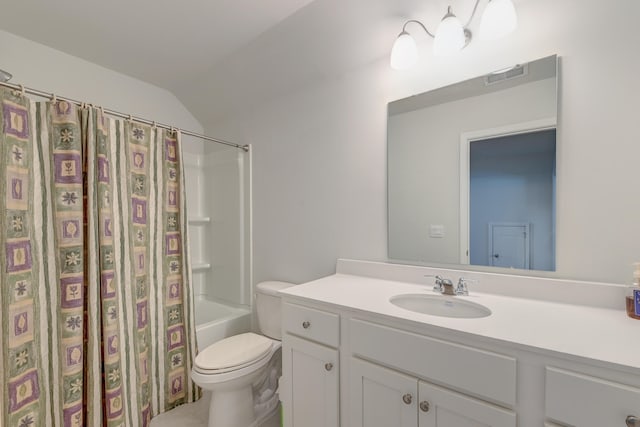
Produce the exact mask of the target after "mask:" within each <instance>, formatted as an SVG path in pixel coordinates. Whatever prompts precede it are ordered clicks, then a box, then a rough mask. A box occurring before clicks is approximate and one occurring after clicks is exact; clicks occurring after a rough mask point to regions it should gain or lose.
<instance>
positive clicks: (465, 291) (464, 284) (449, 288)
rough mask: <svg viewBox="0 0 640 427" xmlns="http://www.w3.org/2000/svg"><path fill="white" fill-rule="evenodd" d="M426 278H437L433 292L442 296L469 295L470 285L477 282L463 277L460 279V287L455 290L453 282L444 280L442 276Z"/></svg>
mask: <svg viewBox="0 0 640 427" xmlns="http://www.w3.org/2000/svg"><path fill="white" fill-rule="evenodd" d="M425 277H435V279H436V282H435V285H434V286H433V292H437V293H439V294H442V295H452V296H455V295H469V288H468V285H469V284H470V283H475V282H476V280H471V279H467V278H465V277H461V278H459V279H458V285H457V286H456V287H455V289H454V288H453V282H452V281H451V280H450V279H447V278H444V277H442V276H425Z"/></svg>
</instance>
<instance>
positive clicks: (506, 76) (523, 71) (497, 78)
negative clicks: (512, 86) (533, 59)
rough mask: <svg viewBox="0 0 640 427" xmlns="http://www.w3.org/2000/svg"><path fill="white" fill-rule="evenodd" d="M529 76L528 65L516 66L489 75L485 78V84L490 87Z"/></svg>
mask: <svg viewBox="0 0 640 427" xmlns="http://www.w3.org/2000/svg"><path fill="white" fill-rule="evenodd" d="M527 74H529V66H528V64H524V65H516V66H515V67H511V68H509V69H507V70H500V71H495V72H493V73H491V74H487V75H486V76H484V84H485V86H490V85H494V84H496V83H501V82H504V81H507V80H511V79H517V78H519V77H524V76H526V75H527Z"/></svg>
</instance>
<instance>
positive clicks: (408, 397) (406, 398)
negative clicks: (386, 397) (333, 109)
mask: <svg viewBox="0 0 640 427" xmlns="http://www.w3.org/2000/svg"><path fill="white" fill-rule="evenodd" d="M402 401H403V402H404V403H406V404H407V405H411V402H412V401H413V396H411V395H410V394H409V393H407V394H405V395H404V396H402Z"/></svg>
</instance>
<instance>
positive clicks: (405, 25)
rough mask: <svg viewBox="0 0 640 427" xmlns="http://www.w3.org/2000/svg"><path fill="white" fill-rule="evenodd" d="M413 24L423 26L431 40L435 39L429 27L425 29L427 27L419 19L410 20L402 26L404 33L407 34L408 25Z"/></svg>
mask: <svg viewBox="0 0 640 427" xmlns="http://www.w3.org/2000/svg"><path fill="white" fill-rule="evenodd" d="M412 22H413V23H415V24H418V25H419V26H421V27H422V29H423V30H424V31H425V32H426V33H427V34H429V35H430V36H431V38H435V35H434V34H432V33H431V31H429V30H427V27H425V25H424V24H423V23H422V22H420V21H418V20H417V19H409V20H408V21H407V22H405V23H404V25H403V26H402V32H403V33H406V32H407V25H409V24H410V23H412Z"/></svg>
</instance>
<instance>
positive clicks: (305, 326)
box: [302, 320, 311, 329]
mask: <svg viewBox="0 0 640 427" xmlns="http://www.w3.org/2000/svg"><path fill="white" fill-rule="evenodd" d="M309 326H311V322H309V321H308V320H305V321H304V322H302V327H303V328H305V329H309Z"/></svg>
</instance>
